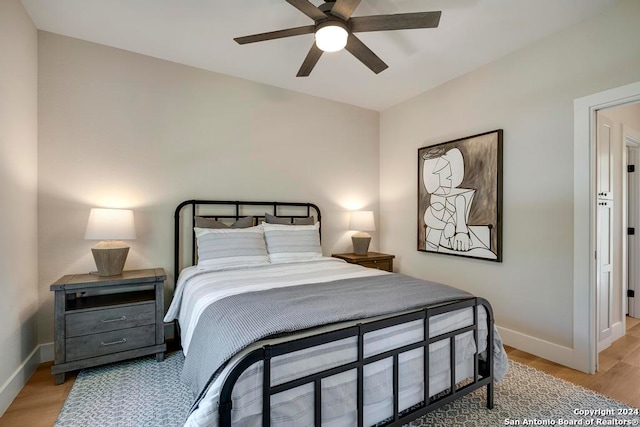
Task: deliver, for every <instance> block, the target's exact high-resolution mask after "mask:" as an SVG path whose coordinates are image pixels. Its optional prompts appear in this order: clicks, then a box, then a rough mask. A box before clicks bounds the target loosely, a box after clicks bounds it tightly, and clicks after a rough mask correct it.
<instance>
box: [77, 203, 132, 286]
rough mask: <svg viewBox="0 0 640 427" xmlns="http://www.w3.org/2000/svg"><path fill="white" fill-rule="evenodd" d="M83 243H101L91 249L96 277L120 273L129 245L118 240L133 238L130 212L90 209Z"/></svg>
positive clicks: (126, 210)
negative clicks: (96, 271)
mask: <svg viewBox="0 0 640 427" xmlns="http://www.w3.org/2000/svg"><path fill="white" fill-rule="evenodd" d="M84 238H85V240H101V242H99V243H98V244H96V245H95V246H94V247H93V248H91V252H92V253H93V259H94V260H95V262H96V267H98V276H117V275H119V274H122V269H123V268H124V263H125V261H126V260H127V254H128V253H129V246H128V245H127V244H125V243H124V242H122V240H133V239H135V238H136V228H135V224H134V222H133V211H131V210H128V209H100V208H94V209H91V213H90V214H89V222H88V223H87V231H86V233H85V235H84Z"/></svg>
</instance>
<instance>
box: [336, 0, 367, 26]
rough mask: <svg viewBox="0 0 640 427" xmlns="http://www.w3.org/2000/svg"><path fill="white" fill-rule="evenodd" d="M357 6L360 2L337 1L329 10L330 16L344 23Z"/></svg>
mask: <svg viewBox="0 0 640 427" xmlns="http://www.w3.org/2000/svg"><path fill="white" fill-rule="evenodd" d="M359 4H360V0H337V1H336V4H334V5H333V7H332V8H331V14H332V15H335V16H337V17H338V18H341V19H344V20H345V21H346V20H347V19H349V18H351V14H352V13H353V11H354V10H356V7H358V5H359Z"/></svg>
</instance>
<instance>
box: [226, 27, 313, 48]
mask: <svg viewBox="0 0 640 427" xmlns="http://www.w3.org/2000/svg"><path fill="white" fill-rule="evenodd" d="M315 29H316V26H315V25H307V26H305V27H295V28H287V29H286V30H278V31H271V32H268V33H261V34H253V35H251V36H244V37H236V38H235V39H234V40H235V41H236V42H238V44H247V43H255V42H262V41H265V40H273V39H281V38H284V37H291V36H299V35H301V34H311V33H313V32H314V31H315Z"/></svg>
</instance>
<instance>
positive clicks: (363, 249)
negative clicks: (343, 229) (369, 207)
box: [349, 211, 376, 255]
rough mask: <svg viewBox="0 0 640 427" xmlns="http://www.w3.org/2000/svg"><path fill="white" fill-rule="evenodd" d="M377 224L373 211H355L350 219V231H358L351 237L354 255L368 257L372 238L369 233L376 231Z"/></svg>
mask: <svg viewBox="0 0 640 427" xmlns="http://www.w3.org/2000/svg"><path fill="white" fill-rule="evenodd" d="M375 229H376V224H375V222H374V220H373V211H353V212H351V216H350V218H349V230H355V231H357V233H356V234H354V235H353V236H351V241H352V242H353V253H354V254H356V255H366V254H367V252H368V251H369V243H371V236H370V235H369V233H367V231H375Z"/></svg>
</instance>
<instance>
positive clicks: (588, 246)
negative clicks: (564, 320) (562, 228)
mask: <svg viewBox="0 0 640 427" xmlns="http://www.w3.org/2000/svg"><path fill="white" fill-rule="evenodd" d="M639 101H640V82H637V83H632V84H628V85H626V86H621V87H618V88H614V89H610V90H606V91H604V92H599V93H596V94H593V95H588V96H585V97H583V98H579V99H576V100H575V101H574V168H573V182H574V195H573V206H574V209H573V227H574V233H573V243H574V246H573V247H574V263H573V266H574V269H573V272H574V274H573V349H572V353H573V363H572V367H573V368H575V369H578V370H581V371H583V372H587V373H595V372H596V364H597V356H598V353H597V333H596V331H597V310H596V304H597V297H596V292H597V286H596V190H595V189H596V186H595V170H596V165H595V158H596V156H595V134H596V124H595V121H596V120H595V119H596V112H597V111H598V110H602V109H605V108H610V107H616V106H621V105H627V104H631V103H636V102H639Z"/></svg>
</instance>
